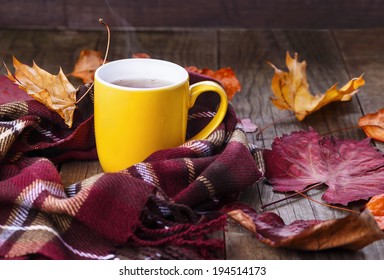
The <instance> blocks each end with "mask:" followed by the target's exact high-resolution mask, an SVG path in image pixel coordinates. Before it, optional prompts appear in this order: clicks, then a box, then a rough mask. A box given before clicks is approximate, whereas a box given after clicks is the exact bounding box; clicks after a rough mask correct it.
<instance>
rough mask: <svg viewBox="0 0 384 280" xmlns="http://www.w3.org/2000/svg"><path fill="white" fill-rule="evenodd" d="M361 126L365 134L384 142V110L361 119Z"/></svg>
mask: <svg viewBox="0 0 384 280" xmlns="http://www.w3.org/2000/svg"><path fill="white" fill-rule="evenodd" d="M359 126H360V127H361V128H362V129H363V130H364V132H365V134H366V135H367V136H368V137H370V138H372V139H375V140H378V141H381V142H384V108H383V109H381V110H379V111H378V112H376V113H373V114H367V115H365V116H362V117H361V118H360V119H359Z"/></svg>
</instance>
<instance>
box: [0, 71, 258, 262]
mask: <svg viewBox="0 0 384 280" xmlns="http://www.w3.org/2000/svg"><path fill="white" fill-rule="evenodd" d="M203 79H204V80H206V79H208V78H207V77H203V76H200V75H198V74H192V73H191V74H190V81H191V83H195V82H197V81H200V80H203ZM85 90H86V86H83V87H82V88H80V89H79V91H78V96H81V95H82V94H83V92H84V91H85ZM92 97H93V95H92V94H89V95H88V96H87V97H86V98H84V99H83V100H82V101H81V103H80V104H79V105H78V108H77V110H76V112H75V117H74V124H73V127H72V128H71V129H69V128H68V127H66V125H65V124H64V122H63V120H62V119H61V118H60V117H59V116H58V115H57V114H56V113H54V112H52V111H50V110H48V109H47V108H46V107H45V106H44V105H42V104H40V103H39V102H37V101H34V100H27V101H16V102H11V103H6V104H3V105H0V257H1V258H21V259H25V258H28V259H36V258H38V259H41V258H43V259H114V258H121V259H199V258H222V257H223V251H222V249H223V240H222V238H221V239H220V238H217V239H215V238H214V237H212V234H210V233H212V232H215V231H217V230H223V227H224V226H225V224H226V218H227V217H226V215H225V213H222V212H220V211H219V209H221V208H222V206H223V205H226V204H228V203H230V202H233V201H236V200H237V199H238V197H239V194H240V193H241V192H242V191H243V190H244V189H245V188H246V187H248V186H250V185H252V184H254V183H255V182H256V181H258V180H259V179H260V178H261V177H262V172H261V171H260V168H259V166H258V161H257V160H255V157H257V156H258V155H259V153H258V151H257V149H255V147H254V146H253V145H250V144H249V143H248V141H247V137H246V134H245V133H244V131H243V128H242V126H241V123H240V121H239V120H238V119H237V117H236V114H235V112H234V110H233V108H232V106H231V105H230V106H229V109H228V112H227V115H226V117H225V119H224V121H223V122H222V124H221V125H220V126H219V127H218V128H217V129H216V130H215V131H214V132H213V133H212V134H211V135H210V136H209V138H208V139H206V140H202V141H189V142H187V143H185V144H184V145H182V146H180V147H176V148H172V149H167V150H162V151H158V152H155V153H154V154H152V155H151V156H149V157H148V158H147V159H146V160H145V161H143V162H141V163H139V164H136V165H134V166H132V167H130V168H127V169H126V170H123V171H121V172H118V173H100V174H97V175H94V176H92V177H89V178H86V179H85V180H82V181H80V182H77V183H75V184H72V185H69V186H64V185H63V184H62V181H61V178H60V175H59V173H58V170H57V166H58V165H60V164H61V163H63V162H65V161H68V160H97V154H96V148H95V139H94V126H93V100H92ZM217 102H218V100H217V98H216V97H215V95H213V94H203V95H202V96H201V97H199V99H198V101H197V104H196V106H195V107H194V108H193V110H190V115H189V122H188V136H190V135H193V134H194V133H195V132H196V131H199V130H200V129H201V128H202V127H203V126H204V125H205V124H206V123H207V122H208V121H209V120H210V117H212V115H213V114H214V112H215V109H216V106H217Z"/></svg>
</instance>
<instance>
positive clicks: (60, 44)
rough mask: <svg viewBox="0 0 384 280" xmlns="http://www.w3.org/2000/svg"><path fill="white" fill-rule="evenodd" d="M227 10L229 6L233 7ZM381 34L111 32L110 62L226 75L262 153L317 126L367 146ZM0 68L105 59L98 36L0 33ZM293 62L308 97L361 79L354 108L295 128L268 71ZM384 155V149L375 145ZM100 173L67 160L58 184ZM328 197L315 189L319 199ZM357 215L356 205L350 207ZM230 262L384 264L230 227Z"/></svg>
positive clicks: (255, 198) (325, 211) (374, 252)
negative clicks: (277, 102)
mask: <svg viewBox="0 0 384 280" xmlns="http://www.w3.org/2000/svg"><path fill="white" fill-rule="evenodd" d="M232 4H233V3H232ZM383 38H384V29H369V30H339V31H329V30H259V29H258V30H249V29H241V30H239V29H217V30H216V29H199V30H191V29H188V30H175V29H169V30H143V31H140V32H132V31H113V32H112V42H111V50H110V55H109V57H108V59H109V60H115V59H120V58H126V57H131V56H132V54H133V53H136V52H146V53H148V54H150V55H151V56H152V57H153V58H158V59H166V60H170V61H173V62H175V63H178V64H180V65H182V66H189V65H195V66H197V67H200V68H203V67H208V68H212V69H218V68H220V67H226V66H230V67H232V68H233V69H234V71H235V73H236V75H237V77H238V78H239V80H240V82H241V84H242V91H241V92H240V93H238V94H237V95H236V96H235V98H234V99H233V100H232V105H233V106H234V108H235V110H236V113H237V115H238V117H239V118H251V119H252V121H253V122H254V123H256V124H257V125H258V126H259V127H268V126H269V128H267V129H265V130H264V131H263V133H262V134H260V135H258V134H257V133H249V134H248V138H249V140H250V141H251V142H252V143H254V144H257V145H258V146H259V147H260V148H262V149H264V148H270V146H271V143H272V141H273V139H274V138H275V137H277V136H282V135H283V134H286V133H290V132H292V131H296V130H303V129H308V128H309V127H313V128H314V129H316V130H317V131H319V132H320V133H321V134H329V133H331V135H333V136H336V137H340V138H351V139H363V138H365V135H364V133H363V132H362V131H361V130H360V129H358V128H354V129H347V130H345V129H346V128H350V127H353V126H356V124H357V120H358V118H359V117H360V116H362V115H363V114H365V113H369V112H373V111H376V110H378V109H380V108H382V107H383V106H384V101H383V98H382V97H383V93H382V91H381V89H382V87H383V85H384V80H383V79H382V78H381V73H384V53H383V52H384V39H383ZM0 40H1V48H0V59H2V60H3V61H5V62H6V63H7V64H10V63H11V57H12V55H15V56H16V57H18V58H19V59H20V60H21V61H22V62H24V63H27V64H28V63H29V64H30V63H31V62H32V60H35V62H36V63H37V64H38V65H40V66H41V67H42V68H44V69H46V70H48V71H50V72H52V73H55V72H57V71H58V69H59V67H60V66H61V67H62V68H63V70H64V72H66V73H68V72H70V71H72V67H73V65H74V63H75V61H76V59H77V56H78V55H79V53H80V51H81V50H82V49H86V48H89V49H97V50H100V51H103V52H104V51H105V46H106V33H105V30H100V31H75V30H72V31H68V30H67V31H64V30H63V31H36V30H30V31H25V30H24V31H23V30H0ZM286 51H290V52H291V54H293V53H294V52H298V53H299V58H300V60H306V61H307V64H308V67H307V71H308V72H307V77H308V81H309V83H310V85H311V90H312V92H313V93H320V92H324V91H325V90H326V89H328V88H329V87H330V86H332V85H333V84H334V83H336V82H339V83H340V85H342V84H344V83H346V82H347V81H348V80H349V79H350V78H352V77H355V76H358V75H360V74H362V73H365V79H366V81H367V83H366V85H365V86H364V87H363V89H362V90H361V91H360V92H359V93H358V94H357V95H356V96H355V97H353V99H352V101H350V102H344V103H334V104H330V105H328V106H327V107H325V108H323V109H321V110H319V111H318V112H315V113H314V114H312V115H310V116H308V117H307V118H306V119H304V121H302V122H299V121H298V120H297V119H296V118H295V117H294V116H293V114H292V113H290V112H286V111H280V110H278V109H276V108H275V107H274V106H273V105H272V104H271V102H270V99H269V98H270V96H271V94H272V92H271V89H270V87H271V84H270V83H271V78H272V76H273V69H272V68H271V67H270V66H268V65H267V64H266V61H270V62H272V63H274V64H275V65H276V66H277V67H279V68H281V69H285V53H286ZM4 71H5V69H4V68H1V72H2V74H3V73H5V72H4ZM377 147H378V148H380V149H382V151H383V148H382V147H383V145H382V144H380V143H377ZM100 172H102V170H101V168H100V165H99V163H98V162H97V161H85V162H79V161H71V162H68V163H65V164H63V165H62V166H61V167H60V175H61V177H62V182H63V184H64V185H69V184H72V183H75V182H77V181H80V180H82V179H84V178H88V177H90V176H92V175H94V174H97V173H100ZM323 191H324V189H319V190H312V191H310V192H309V195H310V196H311V197H312V198H314V199H317V200H320V197H321V195H322V193H323ZM282 197H285V194H278V193H274V192H272V190H271V187H270V186H268V185H267V184H264V183H259V184H255V185H254V186H250V187H249V188H248V189H247V191H246V192H244V194H243V195H242V198H241V200H242V201H243V202H245V203H248V204H250V205H251V206H252V207H254V208H255V209H256V210H257V211H262V209H261V207H262V205H264V204H266V203H269V202H272V201H275V200H277V199H279V198H282ZM356 206H359V205H356ZM267 210H268V211H274V212H276V213H278V214H279V215H280V216H282V218H283V219H284V221H285V222H286V223H290V222H292V221H294V220H297V219H331V218H337V217H341V216H344V215H346V213H345V212H343V211H338V210H331V209H329V208H327V207H324V206H321V205H319V204H317V203H314V202H312V201H309V200H307V199H304V198H300V197H297V198H294V199H290V200H287V201H285V202H283V203H280V204H276V205H274V206H271V207H269V208H268V209H267ZM225 240H226V257H227V259H384V241H378V242H375V243H374V244H371V245H369V246H367V247H366V248H364V249H362V250H360V251H358V252H350V251H339V250H329V251H324V252H300V251H295V250H286V249H275V248H271V247H269V246H266V245H265V244H263V243H261V242H259V241H257V240H256V239H255V237H254V236H252V234H250V233H249V232H247V231H246V230H244V229H243V228H241V227H239V226H238V225H235V224H230V225H229V226H228V228H227V231H226V232H225Z"/></svg>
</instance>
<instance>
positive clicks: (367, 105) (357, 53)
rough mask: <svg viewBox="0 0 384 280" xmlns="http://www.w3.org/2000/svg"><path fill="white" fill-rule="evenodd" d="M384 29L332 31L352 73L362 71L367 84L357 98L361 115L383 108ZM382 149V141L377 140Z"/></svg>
mask: <svg viewBox="0 0 384 280" xmlns="http://www.w3.org/2000/svg"><path fill="white" fill-rule="evenodd" d="M383 35H384V29H371V30H367V31H361V30H360V31H359V30H354V31H335V37H336V40H337V42H338V44H339V46H340V50H341V52H342V56H343V59H344V61H345V64H346V66H347V69H348V71H349V73H351V75H357V73H364V79H365V80H366V84H365V86H364V87H363V89H362V90H361V91H362V92H361V94H359V96H358V99H359V101H360V105H361V108H362V111H363V114H369V113H374V112H377V111H378V110H380V109H381V108H384V98H383V97H384V93H383V88H384V79H383V73H384V36H383ZM376 146H377V147H378V148H379V149H380V150H381V151H384V144H383V143H380V142H376Z"/></svg>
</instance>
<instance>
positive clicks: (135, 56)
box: [132, 53, 151, 58]
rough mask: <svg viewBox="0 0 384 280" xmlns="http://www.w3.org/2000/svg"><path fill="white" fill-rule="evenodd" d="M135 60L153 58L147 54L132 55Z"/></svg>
mask: <svg viewBox="0 0 384 280" xmlns="http://www.w3.org/2000/svg"><path fill="white" fill-rule="evenodd" d="M132 57H133V58H151V56H150V55H149V54H147V53H134V54H132Z"/></svg>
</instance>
